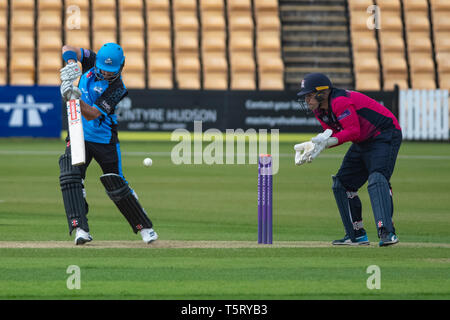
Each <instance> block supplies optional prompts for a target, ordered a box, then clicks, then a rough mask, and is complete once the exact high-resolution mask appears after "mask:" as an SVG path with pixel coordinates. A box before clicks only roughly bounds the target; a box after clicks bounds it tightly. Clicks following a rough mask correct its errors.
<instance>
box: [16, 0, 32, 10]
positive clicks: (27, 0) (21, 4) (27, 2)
mask: <svg viewBox="0 0 450 320" xmlns="http://www.w3.org/2000/svg"><path fill="white" fill-rule="evenodd" d="M33 8H34V0H13V1H11V9H12V11H15V10H17V9H25V10H33Z"/></svg>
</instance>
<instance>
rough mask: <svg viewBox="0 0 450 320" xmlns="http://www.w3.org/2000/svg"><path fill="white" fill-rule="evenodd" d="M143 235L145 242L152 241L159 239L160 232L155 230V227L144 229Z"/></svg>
mask: <svg viewBox="0 0 450 320" xmlns="http://www.w3.org/2000/svg"><path fill="white" fill-rule="evenodd" d="M141 236H142V241H144V242H145V243H151V242H153V241H155V240H157V239H158V234H157V233H156V232H155V230H153V228H150V229H142V230H141Z"/></svg>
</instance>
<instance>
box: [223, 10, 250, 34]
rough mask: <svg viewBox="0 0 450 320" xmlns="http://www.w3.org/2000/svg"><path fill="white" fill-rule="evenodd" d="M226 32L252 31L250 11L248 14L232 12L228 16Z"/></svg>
mask: <svg viewBox="0 0 450 320" xmlns="http://www.w3.org/2000/svg"><path fill="white" fill-rule="evenodd" d="M228 30H229V31H230V32H235V31H252V30H253V19H252V16H251V13H250V11H248V12H233V13H232V14H231V15H229V16H228Z"/></svg>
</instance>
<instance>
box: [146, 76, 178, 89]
mask: <svg viewBox="0 0 450 320" xmlns="http://www.w3.org/2000/svg"><path fill="white" fill-rule="evenodd" d="M148 87H149V88H151V89H172V88H173V81H172V73H166V72H153V73H151V74H150V75H149V78H148Z"/></svg>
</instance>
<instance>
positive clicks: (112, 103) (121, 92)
mask: <svg viewBox="0 0 450 320" xmlns="http://www.w3.org/2000/svg"><path fill="white" fill-rule="evenodd" d="M81 55H82V57H81V61H80V62H81V65H82V68H83V75H82V76H81V77H80V81H79V83H78V87H79V88H80V90H81V93H82V95H81V100H83V101H84V102H85V103H87V104H88V105H90V106H93V107H94V108H97V109H98V110H99V111H100V112H101V114H102V115H101V116H99V117H97V118H95V119H93V120H90V121H88V120H86V119H85V118H84V117H82V120H83V129H84V140H86V141H90V142H96V143H108V144H112V143H117V142H118V137H117V116H116V115H115V110H116V107H117V104H118V103H119V102H120V100H122V99H123V98H124V97H125V96H126V95H127V94H128V91H127V88H126V87H125V85H124V84H123V82H122V76H120V77H119V78H117V79H116V80H114V81H113V82H112V83H109V82H108V81H106V80H100V79H97V77H96V76H95V72H94V68H95V57H96V54H95V52H93V51H91V50H87V49H81Z"/></svg>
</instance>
